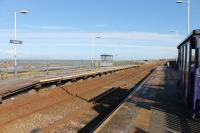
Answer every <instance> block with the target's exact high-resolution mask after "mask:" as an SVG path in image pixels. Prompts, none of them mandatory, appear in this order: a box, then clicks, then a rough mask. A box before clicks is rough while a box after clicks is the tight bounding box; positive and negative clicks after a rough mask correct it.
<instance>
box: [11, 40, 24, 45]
mask: <svg viewBox="0 0 200 133" xmlns="http://www.w3.org/2000/svg"><path fill="white" fill-rule="evenodd" d="M10 43H12V44H23V42H22V41H20V40H10Z"/></svg>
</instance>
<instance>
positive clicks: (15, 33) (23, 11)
mask: <svg viewBox="0 0 200 133" xmlns="http://www.w3.org/2000/svg"><path fill="white" fill-rule="evenodd" d="M17 13H20V14H28V11H27V10H21V11H15V18H14V20H15V25H14V39H15V40H16V39H17ZM13 46H14V55H15V64H14V73H15V78H17V44H14V45H13Z"/></svg>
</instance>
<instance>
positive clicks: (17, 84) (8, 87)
mask: <svg viewBox="0 0 200 133" xmlns="http://www.w3.org/2000/svg"><path fill="white" fill-rule="evenodd" d="M135 66H136V65H127V66H119V67H106V68H101V69H93V70H89V69H87V70H74V71H71V72H69V73H63V74H49V75H36V76H30V77H26V78H17V79H11V80H5V81H0V96H4V95H7V94H9V93H11V92H14V91H16V90H19V89H22V88H26V87H29V86H31V85H34V84H37V83H45V82H48V81H54V80H59V79H63V78H65V79H70V78H73V77H77V76H82V75H87V74H92V73H97V72H102V71H110V70H114V69H123V68H129V67H135Z"/></svg>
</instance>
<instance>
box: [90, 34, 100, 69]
mask: <svg viewBox="0 0 200 133" xmlns="http://www.w3.org/2000/svg"><path fill="white" fill-rule="evenodd" d="M100 38H101V37H100V36H96V37H95V39H100ZM91 68H92V69H93V68H94V42H92V60H91Z"/></svg>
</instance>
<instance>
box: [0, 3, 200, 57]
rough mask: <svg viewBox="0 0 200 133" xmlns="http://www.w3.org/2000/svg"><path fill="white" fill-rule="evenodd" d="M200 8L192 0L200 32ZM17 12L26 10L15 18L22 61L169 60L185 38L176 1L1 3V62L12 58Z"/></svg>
mask: <svg viewBox="0 0 200 133" xmlns="http://www.w3.org/2000/svg"><path fill="white" fill-rule="evenodd" d="M199 5H200V1H199V0H191V29H197V28H199V27H200V26H199V24H200V18H199V14H200V8H199ZM21 9H27V10H28V11H29V14H28V15H26V16H24V15H21V14H18V15H17V37H18V39H19V40H23V41H24V44H23V45H20V46H18V58H21V59H91V57H92V55H93V56H94V58H95V59H99V55H100V54H113V55H117V59H149V58H171V57H174V56H175V55H176V45H177V43H176V42H177V40H181V39H183V38H184V37H185V36H186V34H187V4H186V3H185V4H182V5H177V4H176V0H142V1H141V0H0V58H13V50H12V46H11V45H10V44H9V40H10V39H12V38H13V25H14V11H18V10H21ZM171 30H176V31H178V32H179V35H178V36H177V35H175V33H171V32H170V31H171ZM96 36H101V38H100V39H95V37H96ZM92 45H94V46H95V48H94V50H92V47H91V46H92ZM92 51H94V52H92ZM92 53H94V54H92Z"/></svg>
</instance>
